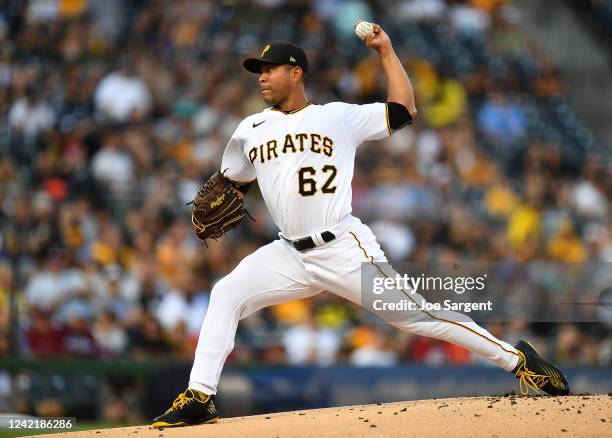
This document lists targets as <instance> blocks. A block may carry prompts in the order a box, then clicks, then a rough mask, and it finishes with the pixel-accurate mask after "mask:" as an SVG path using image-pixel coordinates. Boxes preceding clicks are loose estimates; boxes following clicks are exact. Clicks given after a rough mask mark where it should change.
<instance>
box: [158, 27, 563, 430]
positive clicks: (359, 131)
mask: <svg viewBox="0 0 612 438" xmlns="http://www.w3.org/2000/svg"><path fill="white" fill-rule="evenodd" d="M364 41H365V44H366V45H367V46H368V47H370V48H371V49H373V50H375V51H376V52H377V53H378V55H379V56H380V61H381V63H382V68H383V70H384V74H385V76H386V82H387V101H386V102H377V103H371V104H367V105H353V104H348V103H343V102H332V103H328V104H325V105H317V104H315V103H312V102H310V101H308V99H307V97H306V94H305V88H304V83H305V80H306V77H307V75H308V72H309V65H308V59H307V58H306V55H305V53H304V51H303V50H302V49H301V48H299V47H297V46H295V45H293V44H289V43H282V42H274V43H270V44H268V45H266V46H265V47H264V48H263V49H262V50H261V53H259V56H258V57H257V58H249V59H247V60H245V61H244V64H243V65H244V68H246V69H247V70H248V71H249V72H252V73H255V74H256V75H257V76H258V78H259V79H258V82H259V89H260V93H261V96H262V98H263V100H264V101H265V103H266V104H267V105H269V108H266V109H265V110H263V111H262V112H260V113H257V114H253V115H251V116H248V117H247V118H245V119H244V120H243V121H242V122H241V123H240V124H239V126H238V127H237V128H236V131H235V132H234V134H233V135H232V137H231V139H230V140H229V143H228V144H227V147H226V149H225V152H224V154H223V160H222V164H221V169H220V170H221V172H218V173H216V174H215V175H214V176H213V177H212V178H211V179H210V180H209V181H208V182H207V183H206V184H204V186H203V187H202V189H200V191H199V192H198V195H197V196H196V199H195V200H194V205H193V210H192V212H193V224H194V228H195V231H196V233H197V235H198V237H199V238H201V239H206V238H209V237H212V238H218V237H220V236H221V235H223V233H224V232H225V231H226V230H228V229H230V228H233V227H234V226H235V225H236V224H237V223H238V222H239V221H240V220H242V219H243V218H244V217H245V216H246V215H247V213H246V211H245V210H244V208H243V205H242V203H243V199H244V193H245V192H246V189H247V188H248V186H249V184H252V183H253V182H254V181H255V180H257V183H258V184H259V188H260V190H261V194H262V196H263V199H264V201H265V203H266V206H267V207H268V209H269V211H270V213H271V215H272V218H273V219H274V222H275V224H276V225H277V226H278V228H279V229H280V233H279V238H278V239H277V240H275V241H273V242H272V243H269V244H268V245H265V246H263V247H261V248H259V249H258V250H257V251H255V252H254V253H253V254H251V255H249V256H248V257H246V258H245V259H244V260H242V261H241V262H240V263H239V264H238V266H237V267H236V268H235V269H234V270H233V271H232V272H231V273H230V274H229V275H227V276H226V277H224V278H223V279H221V280H220V281H219V282H217V284H216V285H215V286H214V288H213V290H212V293H211V299H210V305H209V308H208V312H207V313H206V318H205V320H204V322H203V324H202V329H201V332H200V338H199V341H198V346H197V349H196V352H195V359H194V363H193V368H192V371H191V376H190V380H189V385H188V389H187V390H186V391H185V392H183V393H181V394H179V396H178V397H177V398H176V399H175V400H174V402H173V404H172V406H171V407H170V408H169V409H168V410H167V411H166V412H165V413H164V414H162V415H160V416H159V417H157V418H156V419H155V420H154V422H153V426H154V427H171V426H184V425H193V424H200V423H211V422H215V421H217V418H218V417H217V411H216V407H215V404H214V397H215V394H216V393H217V384H218V382H219V376H220V375H221V371H222V369H223V365H224V362H225V359H226V358H227V356H228V354H229V353H230V352H231V351H232V349H233V347H234V337H235V334H236V328H237V326H238V322H239V321H240V320H241V319H243V318H246V317H247V316H249V315H251V314H252V313H253V312H256V311H258V310H259V309H262V308H264V307H268V306H272V305H275V304H280V303H283V302H286V301H289V300H295V299H299V298H306V297H310V296H313V295H315V294H318V293H320V292H322V291H325V290H327V291H330V292H332V293H334V294H336V295H339V296H341V297H344V298H346V299H348V300H350V301H352V302H354V303H357V304H361V275H360V272H361V268H362V264H365V265H372V266H377V265H376V264H377V263H380V262H386V261H387V259H386V257H385V254H384V253H383V251H382V250H381V248H380V246H379V244H378V243H377V241H376V237H375V236H374V235H373V234H372V232H371V231H370V228H369V227H368V226H367V225H365V224H364V223H363V222H361V221H360V220H359V219H358V218H356V217H354V216H352V215H351V180H352V177H353V168H354V161H355V153H356V152H357V148H358V146H359V145H360V144H361V143H362V142H364V141H368V140H377V139H381V138H384V137H387V136H389V135H392V134H393V132H395V131H397V130H399V129H401V128H403V127H404V126H406V125H408V124H410V123H411V121H412V119H413V118H414V117H415V116H416V115H417V110H416V107H415V102H414V94H413V90H412V86H411V83H410V80H409V79H408V77H407V75H406V72H405V71H404V68H403V67H402V64H401V62H400V60H399V59H398V57H397V56H396V54H395V52H394V49H393V46H392V44H391V41H390V39H389V37H388V36H387V34H386V33H385V32H384V30H383V29H382V28H381V27H380V26H378V25H376V24H374V25H372V26H371V31H369V33H367V35H365V37H364ZM381 274H382V273H381ZM410 296H412V297H413V299H415V300H421V299H422V298H421V297H420V296H419V295H418V294H410ZM459 321H461V322H459ZM391 324H393V325H394V326H396V327H397V328H398V329H400V330H404V331H407V332H411V333H415V334H418V335H423V336H430V337H433V338H437V339H441V340H444V341H448V342H452V343H454V344H457V345H460V346H462V347H464V348H467V349H468V350H470V351H472V352H474V353H477V354H479V355H481V356H482V357H484V358H486V359H488V360H489V361H491V362H493V363H494V364H496V365H498V366H499V367H501V368H503V369H505V370H507V371H509V372H512V373H513V374H514V375H515V376H516V377H517V378H518V379H519V380H520V384H521V385H520V386H521V391H523V392H526V391H528V388H532V389H533V390H535V391H539V390H543V391H545V392H547V393H549V394H554V395H565V394H568V393H569V385H568V382H567V379H566V378H565V376H564V375H563V373H562V372H561V371H560V370H559V369H558V368H557V367H555V366H554V365H552V364H550V363H547V362H545V361H544V360H543V359H542V358H541V357H540V356H539V355H538V354H537V352H536V351H535V350H534V349H533V348H532V347H531V346H530V345H529V344H528V343H527V342H525V341H520V342H519V343H518V344H517V345H516V346H512V345H509V344H507V343H506V342H503V341H501V340H499V339H496V338H495V337H494V336H493V335H492V334H491V333H489V332H488V331H487V330H485V329H483V328H481V327H479V326H478V325H477V324H476V323H474V322H473V321H471V320H470V319H468V318H467V317H465V316H464V315H460V314H455V316H453V312H440V313H438V312H433V311H423V310H414V311H407V312H406V315H405V319H404V320H403V322H391Z"/></svg>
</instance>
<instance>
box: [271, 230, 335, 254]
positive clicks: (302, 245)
mask: <svg viewBox="0 0 612 438" xmlns="http://www.w3.org/2000/svg"><path fill="white" fill-rule="evenodd" d="M281 237H282V238H283V239H285V240H286V241H287V242H288V243H289V245H291V246H293V247H294V248H295V249H297V250H298V251H300V252H302V251H306V250H307V249H312V248H316V247H317V245H316V244H315V242H314V240H312V237H304V238H302V239H296V240H289V239H287V238H286V237H284V236H282V235H281ZM321 237H322V238H323V242H325V243H327V242H331V241H332V240H334V239H335V238H336V236H335V235H334V233H332V232H331V231H323V232H322V233H321Z"/></svg>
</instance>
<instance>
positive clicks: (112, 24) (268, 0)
mask: <svg viewBox="0 0 612 438" xmlns="http://www.w3.org/2000/svg"><path fill="white" fill-rule="evenodd" d="M359 18H370V19H371V20H372V21H376V22H379V23H381V24H382V25H383V28H385V29H386V30H387V32H388V33H389V34H390V36H391V38H392V41H393V43H394V46H395V48H396V50H397V52H398V53H399V55H400V57H401V59H402V60H403V61H404V62H405V66H406V69H407V71H408V72H409V75H410V77H411V79H412V81H413V84H414V86H415V90H416V94H417V106H418V108H419V112H420V113H419V116H418V118H417V120H415V122H414V124H413V125H412V127H410V128H407V129H404V130H402V131H400V132H399V133H397V134H396V135H394V136H392V137H390V138H389V139H386V140H384V141H380V142H376V143H373V144H366V145H364V146H362V148H361V149H360V152H359V154H358V159H357V165H356V171H355V178H354V186H353V203H354V204H353V205H354V214H356V215H357V216H358V217H361V218H362V219H363V220H364V221H365V222H366V223H368V224H369V225H370V226H371V227H372V229H373V231H374V233H375V234H376V235H377V236H378V238H379V241H380V242H381V244H382V246H383V247H384V249H385V250H386V251H387V254H388V256H389V258H390V260H392V261H423V262H426V261H431V260H442V261H445V262H452V261H454V260H463V259H477V260H487V261H509V262H513V261H514V262H533V261H554V262H559V263H567V264H570V263H572V264H582V263H586V262H592V261H599V262H608V263H610V262H612V222H611V216H610V199H611V196H612V172H611V170H612V168H611V162H610V155H609V150H608V151H606V149H605V148H603V147H602V146H601V145H599V144H598V143H597V141H596V140H595V139H594V138H593V136H592V134H591V133H590V131H589V130H588V129H587V128H586V127H585V126H584V125H583V124H582V122H581V121H580V119H579V118H578V117H577V116H576V115H575V114H574V112H573V110H572V108H571V107H569V106H568V105H567V104H566V103H565V101H564V98H563V93H564V88H565V84H564V82H563V80H562V79H561V78H560V76H559V74H558V72H557V70H556V67H555V65H553V64H552V63H551V62H550V61H549V59H547V57H546V55H545V54H544V53H542V52H541V51H540V50H539V49H538V47H537V46H536V45H534V44H533V43H532V42H531V41H529V39H528V38H526V37H525V36H524V35H523V34H522V32H521V29H520V27H519V23H520V14H519V12H518V11H517V10H516V9H515V8H514V7H513V6H512V5H511V4H510V3H509V2H507V1H504V0H469V1H450V0H449V1H442V0H401V1H397V2H391V1H385V0H379V1H364V0H315V1H313V2H309V1H299V0H293V1H291V0H257V1H253V2H247V1H239V0H236V1H221V2H209V1H208V2H207V1H193V0H176V1H160V0H152V1H144V0H123V1H121V0H104V1H102V0H100V1H94V0H89V1H87V0H53V1H49V0H30V1H16V0H4V1H0V357H2V356H4V357H6V356H9V355H21V356H24V357H40V358H49V357H101V358H114V357H133V358H169V357H175V358H183V359H187V360H190V359H191V357H192V354H193V350H194V348H195V344H196V341H197V336H198V334H199V328H200V324H201V321H202V319H203V317H204V314H205V312H206V309H207V303H208V298H209V291H210V289H211V285H212V284H214V282H215V281H217V280H218V279H219V278H220V277H221V276H223V275H224V274H226V273H228V272H230V271H231V270H232V268H233V267H234V266H235V265H236V264H237V263H238V262H239V261H240V260H241V259H242V258H243V257H244V256H246V255H248V254H249V253H251V252H252V251H254V250H255V249H256V248H257V247H259V246H260V245H263V244H265V243H267V242H269V241H271V240H272V239H275V238H276V237H277V236H276V232H277V230H276V229H275V226H274V224H273V223H272V222H271V220H270V218H269V216H268V214H267V212H266V211H265V206H264V204H263V202H262V201H261V199H260V196H259V194H258V193H257V190H256V189H255V190H252V191H251V192H250V193H249V196H248V198H249V199H248V202H249V209H250V211H251V213H252V214H253V215H254V216H255V217H256V219H257V222H253V223H251V222H246V223H244V224H241V226H240V227H239V228H238V229H237V230H235V231H234V232H232V233H230V234H229V235H227V236H226V237H224V238H223V239H221V240H219V241H217V242H210V243H209V245H208V248H206V247H205V246H204V245H202V244H201V243H200V242H199V241H197V240H196V239H195V237H194V235H193V233H192V232H191V224H190V216H189V213H190V210H189V207H187V206H186V205H185V204H186V203H187V202H188V201H190V200H191V199H192V198H193V196H194V194H195V192H196V191H197V189H198V187H199V185H200V184H201V182H202V180H203V179H204V178H205V177H207V176H208V175H209V174H211V173H212V172H213V171H215V170H216V169H217V168H218V166H219V163H220V160H221V156H222V153H223V149H224V147H225V144H226V141H227V139H228V138H229V136H230V135H231V134H232V132H233V130H234V128H235V127H236V126H237V124H238V122H239V121H240V120H241V118H242V117H244V116H246V115H248V114H250V113H252V112H256V111H259V110H260V109H262V108H263V106H262V105H263V103H262V102H261V100H260V97H259V95H258V91H257V89H258V88H257V86H256V77H255V76H253V75H250V74H248V73H246V72H245V71H244V70H243V69H242V67H241V60H242V59H243V58H244V57H246V56H247V55H252V54H253V53H257V52H258V51H259V50H260V47H261V46H262V44H263V43H264V42H266V41H269V40H291V41H293V42H295V43H298V44H301V45H303V47H305V49H306V51H307V54H308V56H309V58H310V61H311V65H312V66H313V69H312V70H313V72H312V75H311V76H310V78H309V83H308V96H309V98H310V99H311V100H312V101H313V102H315V103H325V102H329V101H333V100H342V101H348V102H354V103H365V102H371V101H375V100H378V101H383V100H385V98H386V94H385V83H384V76H383V74H382V71H381V69H380V67H379V65H378V60H377V56H376V54H375V53H372V52H371V51H368V50H366V49H365V48H364V47H362V46H361V43H360V42H359V41H358V40H357V39H356V38H355V37H354V34H353V25H354V23H355V22H356V20H357V19H359ZM549 280H550V282H549V284H550V285H552V286H550V287H551V288H554V287H562V286H563V284H564V283H563V275H562V274H558V275H557V277H556V278H552V279H549ZM12 290H16V293H15V296H14V307H15V309H14V310H17V312H10V307H11V306H10V303H11V299H10V296H11V291H12ZM540 291H541V288H540V289H537V290H536V289H534V290H533V291H531V292H532V293H539V292H540ZM510 292H511V291H509V293H510ZM591 298H592V297H591ZM595 299H596V297H595ZM11 315H12V316H13V319H15V318H14V317H15V315H18V319H16V320H14V321H12V325H11V317H10V316H11ZM609 324H610V321H607V322H606V321H603V322H591V323H588V324H555V325H552V324H534V323H529V322H528V321H526V320H525V319H524V318H521V315H520V314H517V315H514V316H513V318H512V322H509V323H505V322H500V323H490V324H489V325H488V328H489V329H490V330H491V331H492V332H493V333H494V334H495V335H497V336H499V337H501V338H503V339H505V340H507V341H509V342H513V341H516V340H517V339H518V338H519V337H528V338H531V339H534V340H535V341H536V342H537V343H538V344H539V345H540V347H541V348H543V349H544V352H545V354H546V355H547V356H548V357H550V358H551V359H553V360H555V361H559V362H561V363H570V364H584V365H602V366H606V365H608V366H609V365H610V364H611V361H612V341H611V337H610V325H609ZM11 328H12V329H13V330H12V331H11ZM10 334H12V335H13V336H10ZM11 338H12V341H13V342H11ZM475 360H477V359H475V358H473V357H472V356H471V355H470V354H469V353H468V352H466V351H464V350H462V349H460V348H457V347H454V346H452V345H449V344H444V343H441V342H438V341H435V340H432V339H425V338H417V337H412V336H408V335H406V334H402V333H398V332H396V331H394V330H390V329H388V328H387V327H386V326H384V325H381V324H379V323H378V322H377V321H374V320H371V319H370V318H369V317H368V316H366V315H363V314H362V313H361V312H360V311H359V309H357V308H355V307H354V306H353V305H351V304H350V303H347V302H345V301H343V300H341V299H339V298H336V297H334V296H333V295H331V294H327V293H324V294H322V295H320V296H318V297H314V298H312V299H310V300H303V301H298V302H291V303H287V304H285V305H281V306H276V307H273V308H270V309H266V310H264V311H262V312H259V313H258V314H256V315H254V316H252V317H250V318H248V319H247V320H245V321H243V323H242V324H241V325H240V327H239V333H238V338H237V341H236V349H235V351H234V352H233V353H232V355H231V356H230V358H229V360H228V362H229V363H244V362H253V361H260V362H266V363H275V364H278V363H291V364H308V363H316V364H323V365H325V364H331V363H338V362H344V363H351V364H354V365H356V366H364V365H378V366H390V365H393V364H396V363H398V362H402V361H413V362H421V363H427V364H443V363H454V364H463V363H471V362H473V361H475Z"/></svg>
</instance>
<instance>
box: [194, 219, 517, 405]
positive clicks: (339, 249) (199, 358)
mask: <svg viewBox="0 0 612 438" xmlns="http://www.w3.org/2000/svg"><path fill="white" fill-rule="evenodd" d="M330 231H332V232H333V233H334V235H335V236H336V239H334V240H333V241H331V242H329V243H326V244H323V245H321V246H319V247H316V248H314V249H312V250H308V251H304V252H298V251H297V250H295V249H294V248H293V247H292V246H291V245H290V244H289V243H287V242H286V241H285V240H283V239H279V240H275V241H273V242H272V243H269V244H268V245H265V246H262V247H261V248H259V249H258V250H257V251H255V252H254V253H253V254H251V255H249V256H247V257H246V258H245V259H244V260H242V261H241V262H240V263H239V264H238V266H236V268H235V269H234V270H233V271H232V272H231V273H230V274H228V275H227V276H225V277H224V278H222V279H221V280H219V281H218V282H217V284H216V285H215V286H214V287H213V290H212V292H211V298H210V304H209V307H208V311H207V312H206V317H205V318H204V322H203V323H202V328H201V330H200V337H199V339H198V345H197V348H196V352H195V359H194V363H193V368H192V370H191V376H190V379H189V388H191V389H197V390H199V391H202V392H204V393H205V394H216V392H217V384H218V382H219V377H220V375H221V370H222V369H223V365H224V363H225V359H226V358H227V356H228V355H229V353H230V352H231V351H232V349H233V348H234V337H235V335H236V329H237V327H238V321H240V320H241V319H243V318H246V317H247V316H249V315H251V314H252V313H254V312H256V311H257V310H260V309H263V308H264V307H268V306H272V305H275V304H281V303H284V302H286V301H290V300H295V299H300V298H306V297H310V296H313V295H316V294H318V293H320V292H323V291H325V290H327V291H330V292H332V293H334V294H336V295H338V296H341V297H343V298H346V299H348V300H350V301H352V302H354V303H356V304H361V266H362V263H364V262H368V263H374V264H375V263H377V262H382V263H384V262H387V258H386V257H385V254H384V253H383V251H382V250H381V248H380V246H379V245H378V242H377V241H376V238H375V237H374V234H373V233H372V231H371V230H370V228H369V227H368V226H367V225H365V224H363V223H362V222H361V221H360V220H359V219H357V218H355V217H353V216H349V217H347V218H346V219H345V220H343V221H342V222H341V223H339V224H338V225H336V226H335V227H334V228H332V229H331V230H330ZM315 241H317V240H315ZM319 243H323V242H322V241H321V240H319ZM392 275H395V274H394V273H393V274H392ZM412 297H413V298H414V299H416V300H417V301H419V302H420V301H422V300H423V298H422V297H421V296H420V295H418V294H416V293H415V294H413V295H412ZM403 320H404V321H403V322H390V324H392V325H394V326H395V327H397V328H399V329H400V330H404V331H406V332H410V333H414V334H417V335H422V336H429V337H432V338H436V339H441V340H444V341H448V342H452V343H454V344H457V345H460V346H462V347H464V348H466V349H468V350H470V351H472V352H474V353H477V354H479V355H481V356H483V357H484V358H486V359H488V360H490V361H491V362H493V363H495V364H497V365H498V366H500V367H501V368H503V369H505V370H507V371H511V370H512V369H514V367H515V366H516V364H517V363H518V357H519V356H518V353H517V351H516V349H515V348H514V347H512V346H511V345H510V344H507V343H505V342H503V341H500V340H499V339H497V338H495V337H494V336H493V335H492V334H491V333H489V332H488V331H487V330H485V329H483V328H482V327H480V326H478V325H477V324H476V323H475V322H473V321H472V320H471V319H469V318H467V317H466V316H465V315H462V314H458V313H456V312H451V311H427V312H424V311H421V310H414V311H406V315H405V319H404V318H403Z"/></svg>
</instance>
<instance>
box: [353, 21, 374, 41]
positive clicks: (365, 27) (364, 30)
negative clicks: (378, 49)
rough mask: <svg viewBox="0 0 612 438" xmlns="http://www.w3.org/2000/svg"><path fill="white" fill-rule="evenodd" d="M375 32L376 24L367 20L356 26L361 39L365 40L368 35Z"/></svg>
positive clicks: (356, 33)
mask: <svg viewBox="0 0 612 438" xmlns="http://www.w3.org/2000/svg"><path fill="white" fill-rule="evenodd" d="M373 34H374V24H372V23H368V22H367V21H360V22H358V23H357V26H355V35H357V36H358V37H359V38H360V39H361V40H363V41H365V39H366V37H367V36H368V35H373Z"/></svg>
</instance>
